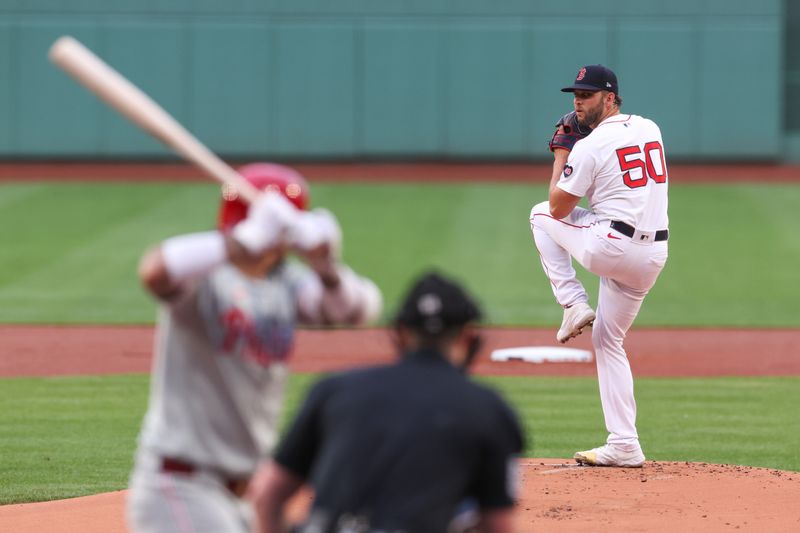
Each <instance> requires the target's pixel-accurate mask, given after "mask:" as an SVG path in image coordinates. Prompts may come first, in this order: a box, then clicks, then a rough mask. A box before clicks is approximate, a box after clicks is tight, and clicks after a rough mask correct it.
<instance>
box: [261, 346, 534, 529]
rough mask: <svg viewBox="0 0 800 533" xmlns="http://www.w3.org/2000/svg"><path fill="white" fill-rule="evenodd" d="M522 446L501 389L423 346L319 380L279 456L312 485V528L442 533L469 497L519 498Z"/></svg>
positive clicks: (483, 500) (483, 501) (485, 504)
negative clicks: (383, 362)
mask: <svg viewBox="0 0 800 533" xmlns="http://www.w3.org/2000/svg"><path fill="white" fill-rule="evenodd" d="M522 446H523V436H522V431H521V429H520V425H519V423H518V421H517V418H516V416H515V414H514V413H513V411H512V410H511V408H510V407H509V406H508V405H507V404H506V403H505V402H504V401H503V400H502V399H501V398H500V396H498V395H497V394H496V393H495V392H493V391H491V390H489V389H487V388H485V387H482V386H480V385H478V384H476V383H473V382H472V381H470V380H469V379H468V378H467V377H466V376H464V375H463V374H462V373H461V372H460V371H459V370H458V369H456V368H454V367H453V366H452V365H451V364H450V363H449V362H447V361H446V360H445V359H444V358H443V357H442V356H441V355H440V354H438V353H437V352H435V351H430V350H420V351H417V352H412V353H408V354H405V356H404V357H403V358H402V359H401V360H400V361H399V362H398V363H396V364H394V365H391V366H383V367H373V368H367V369H363V370H356V371H352V372H348V373H344V374H340V375H336V376H333V377H329V378H327V379H324V380H322V381H320V382H319V383H317V384H316V385H315V386H314V387H313V389H312V390H311V392H310V393H309V395H308V397H307V398H306V401H305V404H304V405H303V407H302V408H301V410H300V412H299V414H298V415H297V417H296V419H295V420H294V422H293V423H292V426H291V427H290V429H289V431H288V433H287V434H286V436H285V438H284V440H283V442H282V443H281V445H280V446H279V448H278V451H277V452H276V455H275V460H276V461H277V462H278V463H279V464H281V465H282V466H283V467H284V468H286V469H288V470H289V471H291V472H293V473H295V474H296V475H298V476H300V477H302V478H304V479H307V480H309V481H310V483H311V485H312V486H313V487H314V490H315V499H314V504H313V508H312V514H311V516H312V521H313V522H315V523H316V525H317V526H322V527H321V529H314V531H325V532H328V531H337V530H339V529H344V527H343V526H345V525H346V524H347V523H349V524H350V525H352V524H353V521H357V522H360V524H361V525H362V526H363V525H366V526H367V528H368V529H367V530H369V531H376V530H381V531H384V530H385V531H403V532H408V533H442V532H444V531H445V530H446V528H447V524H448V522H449V521H450V519H451V518H452V517H453V514H454V511H455V509H456V506H457V505H458V503H459V502H461V501H463V500H464V499H465V498H471V499H474V500H475V501H476V502H477V504H478V506H479V507H480V508H482V509H492V508H494V509H497V508H503V507H510V506H512V505H513V504H514V498H515V494H514V490H515V488H516V487H515V484H516V476H515V469H516V456H517V455H518V454H519V453H520V452H521V450H522ZM337 523H338V524H339V525H338V526H337ZM309 525H311V524H309Z"/></svg>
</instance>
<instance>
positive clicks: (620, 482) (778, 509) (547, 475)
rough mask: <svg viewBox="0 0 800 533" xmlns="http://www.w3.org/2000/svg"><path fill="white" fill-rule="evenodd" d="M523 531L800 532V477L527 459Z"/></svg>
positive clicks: (739, 469) (727, 468)
mask: <svg viewBox="0 0 800 533" xmlns="http://www.w3.org/2000/svg"><path fill="white" fill-rule="evenodd" d="M522 465H523V466H522V468H521V473H522V483H521V485H522V488H521V490H522V495H521V508H520V509H519V511H520V512H519V513H518V517H517V518H518V521H517V524H518V530H519V531H548V532H559V531H565V532H566V531H569V532H570V533H574V532H584V531H585V532H589V531H647V532H665V533H666V532H674V531H727V530H737V531H800V506H798V505H797V502H798V498H800V473H798V472H786V471H781V470H769V469H766V468H753V467H747V466H732V465H716V464H708V463H688V462H680V463H678V462H662V461H658V462H654V461H647V462H646V463H645V465H644V467H642V468H633V469H629V468H602V467H587V466H577V465H576V464H575V463H574V462H572V461H569V460H564V459H524V460H523V463H522Z"/></svg>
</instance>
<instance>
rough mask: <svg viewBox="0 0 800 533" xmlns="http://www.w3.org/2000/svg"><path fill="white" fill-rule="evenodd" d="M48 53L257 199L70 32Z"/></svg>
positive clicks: (130, 116) (122, 108)
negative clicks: (70, 34) (69, 34)
mask: <svg viewBox="0 0 800 533" xmlns="http://www.w3.org/2000/svg"><path fill="white" fill-rule="evenodd" d="M48 56H49V58H50V61H52V62H53V63H55V64H56V65H57V66H58V67H60V68H61V69H62V70H64V71H65V72H67V73H68V74H69V75H70V76H72V77H73V78H75V80H76V81H77V82H78V83H80V84H81V85H83V86H84V87H86V88H87V89H88V90H89V91H91V92H93V93H94V94H95V96H97V97H98V98H100V99H101V100H103V101H104V102H106V103H107V104H108V105H109V106H111V107H113V108H114V109H116V110H117V111H118V112H119V113H121V114H122V115H123V116H124V117H125V118H127V119H128V120H130V121H131V122H133V123H134V124H136V125H137V126H139V127H140V128H142V129H143V130H144V131H146V132H148V133H149V134H150V135H152V136H153V137H155V138H156V139H158V140H160V141H161V142H162V143H164V144H165V145H167V146H169V147H170V148H172V149H173V150H174V151H175V152H176V153H178V154H179V155H180V156H182V157H183V158H184V159H186V160H187V161H189V162H190V163H194V164H195V165H197V166H198V167H199V168H200V169H202V170H203V171H205V173H206V174H208V175H209V176H211V177H212V178H214V179H215V180H217V181H219V182H220V183H222V184H223V186H225V187H230V188H232V189H233V190H234V191H236V192H237V193H238V194H239V196H240V197H241V198H242V199H243V200H245V201H246V202H253V201H254V200H255V199H256V197H257V196H258V194H259V192H258V189H256V188H255V187H254V186H253V185H252V184H251V183H250V182H249V181H247V180H246V179H244V178H243V177H242V176H241V175H240V174H239V173H238V172H236V171H235V170H234V169H232V168H231V167H230V166H229V165H228V164H226V163H225V162H224V161H222V159H220V158H219V157H217V155H216V154H214V153H213V152H212V151H211V150H209V149H208V148H207V147H206V146H205V145H204V144H203V143H201V142H200V141H198V140H197V138H195V137H194V135H192V134H191V133H189V132H188V131H187V130H186V128H184V127H183V126H181V124H180V123H179V122H178V121H177V120H175V119H174V118H173V117H172V116H171V115H170V114H169V113H167V112H166V111H165V110H164V109H163V108H162V107H161V106H159V105H158V104H157V103H156V102H155V101H153V99H152V98H150V97H149V96H147V95H146V94H145V93H144V92H143V91H142V90H141V89H139V88H138V87H136V86H135V85H134V84H133V83H131V82H130V81H129V80H128V79H127V78H125V77H124V76H123V75H122V74H120V73H119V72H117V71H116V70H114V69H113V68H111V67H110V66H109V65H108V64H107V63H105V62H104V61H103V60H102V59H100V58H99V57H97V56H96V55H95V54H94V53H93V52H92V51H91V50H89V49H88V48H86V47H85V46H84V45H83V44H81V43H80V42H78V41H77V40H76V39H74V38H73V37H70V36H68V35H65V36H62V37H59V38H58V39H57V40H56V41H55V42H54V43H53V45H52V46H51V47H50V52H49V54H48Z"/></svg>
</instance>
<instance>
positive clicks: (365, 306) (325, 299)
mask: <svg viewBox="0 0 800 533" xmlns="http://www.w3.org/2000/svg"><path fill="white" fill-rule="evenodd" d="M336 268H337V272H338V274H339V279H340V283H339V285H338V286H337V287H336V288H333V289H329V288H326V287H324V286H323V284H322V281H321V280H320V279H319V277H318V276H317V275H315V274H313V273H309V275H307V276H304V278H303V279H302V281H301V282H300V284H299V285H298V291H297V308H298V319H299V321H300V322H302V323H304V324H309V325H334V324H336V325H350V326H362V325H366V324H370V323H373V322H375V321H377V320H378V319H379V318H380V316H381V311H382V310H383V296H382V295H381V291H380V289H378V287H377V285H375V283H373V282H372V280H370V279H368V278H365V277H364V276H359V275H358V274H356V273H355V272H353V270H352V269H350V267H348V266H346V265H342V264H340V265H337V267H336Z"/></svg>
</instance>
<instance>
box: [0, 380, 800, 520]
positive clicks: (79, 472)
mask: <svg viewBox="0 0 800 533" xmlns="http://www.w3.org/2000/svg"><path fill="white" fill-rule="evenodd" d="M316 378H317V376H314V375H295V376H293V377H292V378H291V381H290V387H289V393H288V396H287V401H286V410H285V412H284V417H283V418H284V423H285V421H286V420H287V419H288V417H290V416H291V414H292V413H293V412H294V411H295V410H296V408H297V407H298V404H299V402H300V401H301V399H302V397H303V395H304V393H305V391H306V389H307V387H308V386H309V385H310V384H311V383H312V382H313V381H314V380H315V379H316ZM481 381H483V382H485V383H487V384H489V385H490V386H492V387H494V388H496V389H498V390H500V391H501V392H502V393H503V394H504V396H505V397H506V398H508V399H509V401H510V402H511V403H512V404H513V405H514V407H515V408H516V409H517V412H518V413H519V415H520V417H521V419H522V421H523V424H524V426H525V428H526V430H527V434H528V443H527V449H526V452H525V455H526V456H536V457H564V458H569V457H571V456H572V453H574V452H575V451H576V449H579V448H588V447H592V446H595V445H596V444H598V443H599V442H602V441H603V440H604V439H605V436H606V433H605V429H604V427H603V424H602V412H601V410H600V403H599V399H598V395H597V385H596V383H595V381H594V380H593V379H589V378H529V377H528V378H515V377H496V378H481ZM147 382H148V378H147V377H146V376H139V375H137V376H110V377H77V378H76V377H73V378H38V379H31V378H25V379H21V378H20V379H17V378H15V379H6V380H3V381H2V387H1V388H0V427H2V428H3V433H4V435H3V438H2V439H1V440H0V457H2V458H3V460H2V461H0V479H2V480H3V483H2V484H0V505H2V504H7V503H15V502H25V501H42V500H48V499H59V498H65V497H71V496H80V495H87V494H94V493H99V492H106V491H111V490H118V489H121V488H124V487H125V486H126V484H127V479H128V474H129V473H130V468H131V461H132V457H133V452H134V446H135V438H136V434H137V432H138V429H139V424H140V422H141V419H142V416H143V414H144V410H145V406H146V401H147V397H146V394H147ZM636 387H637V401H638V404H639V414H640V417H639V420H640V424H639V431H640V435H641V439H642V444H643V446H644V449H645V452H646V453H647V456H648V458H649V459H654V460H662V461H667V460H687V461H706V462H712V463H731V464H742V465H752V466H762V467H769V468H779V469H785V470H795V471H800V447H798V446H797V436H798V435H799V434H800V420H798V417H797V416H796V406H797V405H798V403H800V378H725V379H723V378H718V379H653V378H648V379H639V380H637V382H636Z"/></svg>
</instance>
